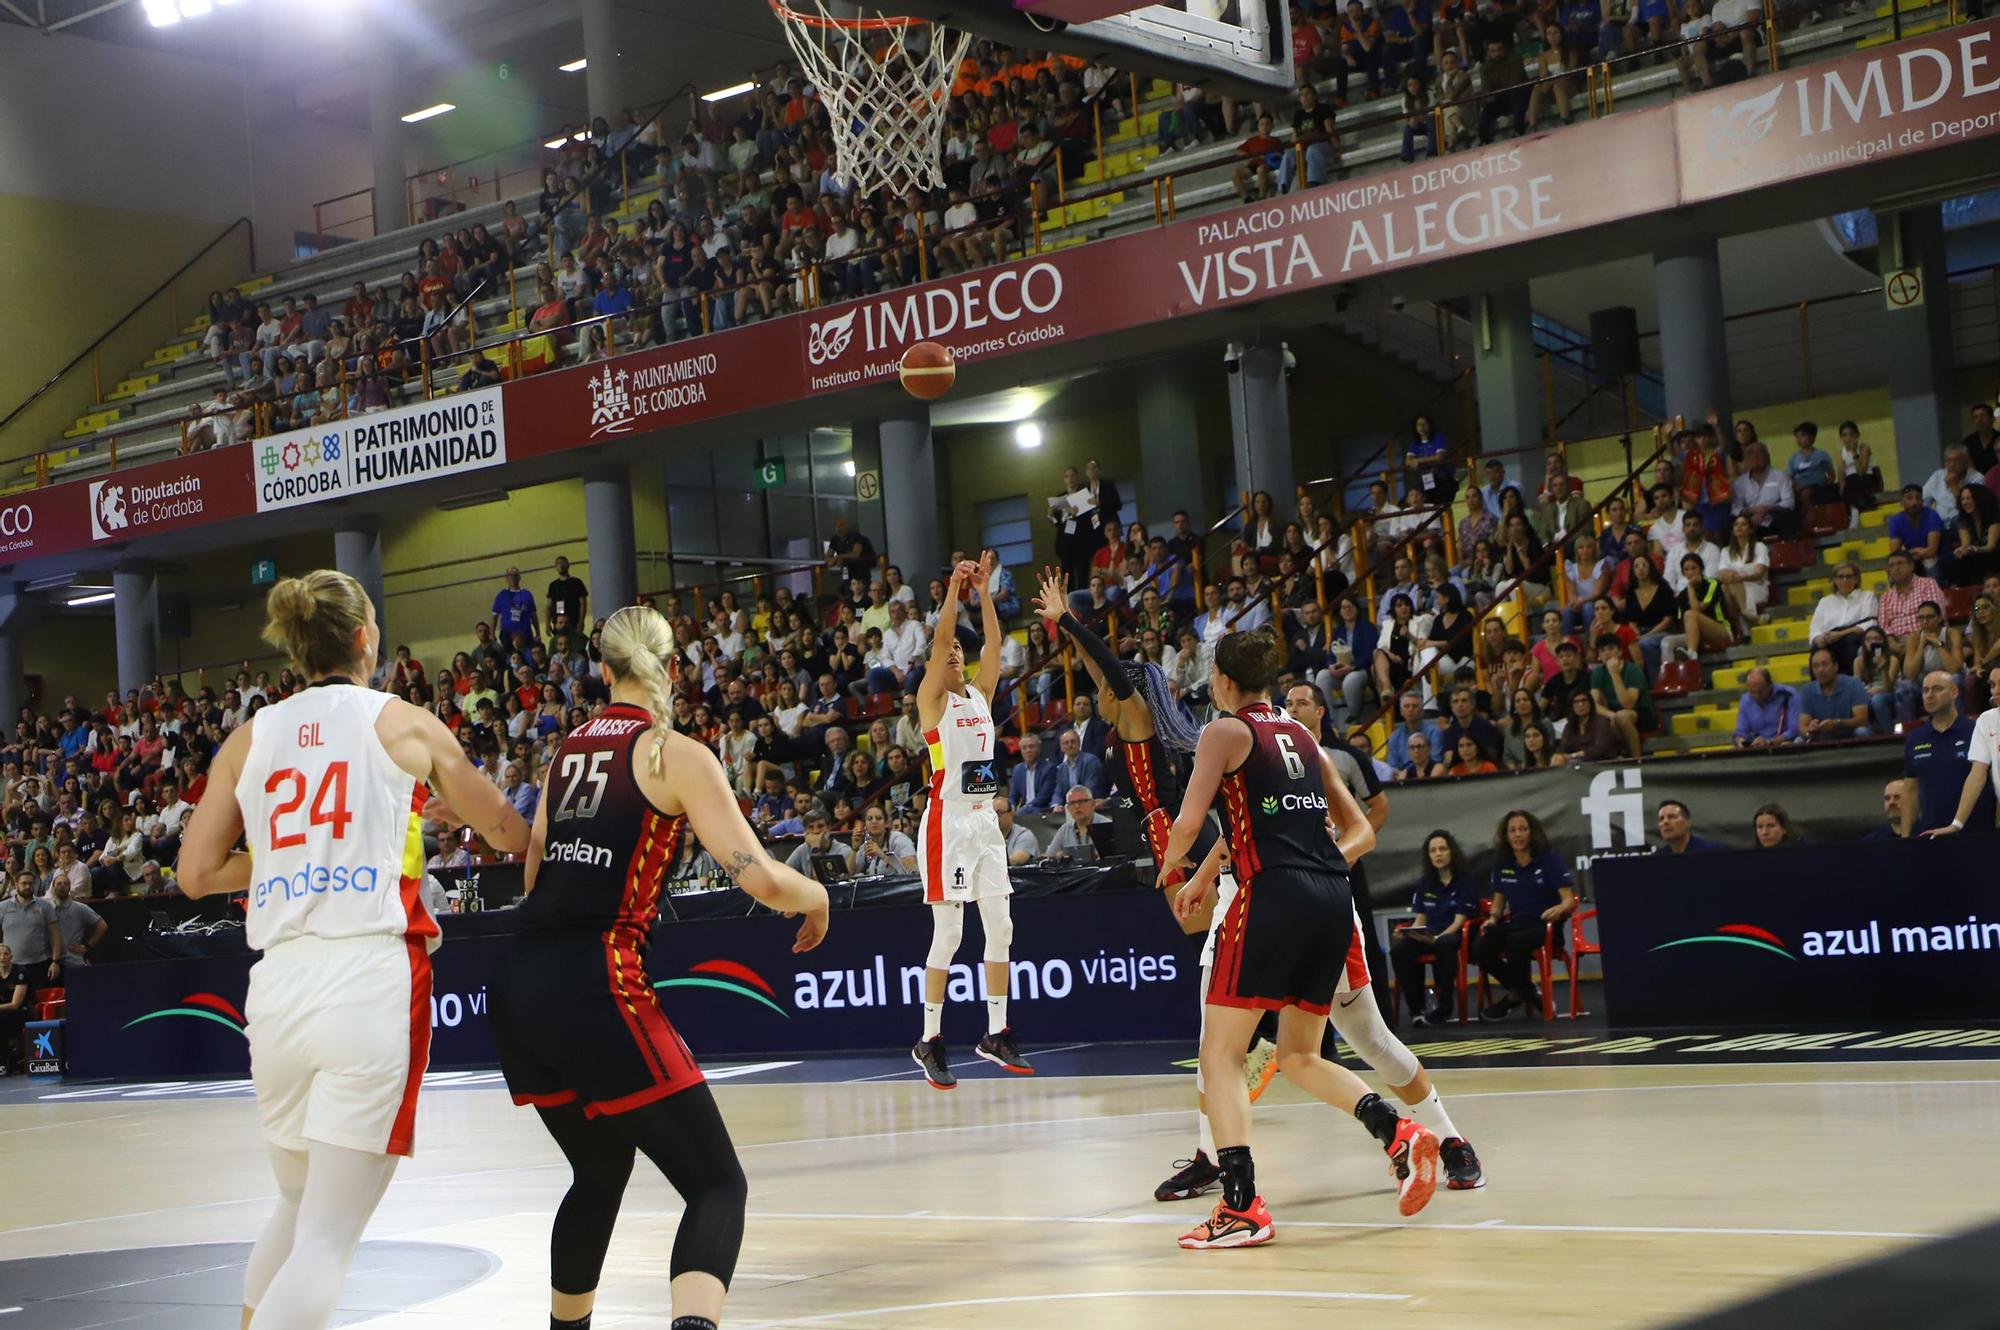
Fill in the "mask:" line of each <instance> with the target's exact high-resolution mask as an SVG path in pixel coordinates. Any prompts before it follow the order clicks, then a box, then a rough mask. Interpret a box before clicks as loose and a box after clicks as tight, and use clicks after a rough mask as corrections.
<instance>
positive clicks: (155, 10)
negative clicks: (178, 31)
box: [146, 0, 181, 28]
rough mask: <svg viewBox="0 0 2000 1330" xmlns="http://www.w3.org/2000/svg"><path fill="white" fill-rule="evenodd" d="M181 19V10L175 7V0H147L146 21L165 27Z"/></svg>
mask: <svg viewBox="0 0 2000 1330" xmlns="http://www.w3.org/2000/svg"><path fill="white" fill-rule="evenodd" d="M180 21H181V11H180V10H178V9H175V8H174V0H146V22H148V23H150V24H152V25H153V26H154V27H156V28H164V27H167V26H168V25H170V24H174V23H178V22H180Z"/></svg>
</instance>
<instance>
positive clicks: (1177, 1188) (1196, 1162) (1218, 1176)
mask: <svg viewBox="0 0 2000 1330" xmlns="http://www.w3.org/2000/svg"><path fill="white" fill-rule="evenodd" d="M1174 1167H1175V1168H1178V1169H1179V1170H1180V1172H1178V1173H1176V1174H1174V1175H1173V1176H1172V1177H1170V1178H1168V1179H1167V1180H1166V1181H1165V1182H1162V1183H1161V1184H1160V1185H1159V1186H1157V1187H1155V1188H1153V1199H1154V1200H1156V1201H1185V1200H1187V1199H1189V1198H1190V1197H1194V1196H1199V1195H1201V1194H1202V1193H1203V1192H1205V1191H1207V1190H1208V1189H1209V1188H1210V1187H1213V1186H1214V1185H1215V1184H1216V1183H1218V1182H1220V1181H1222V1170H1221V1169H1219V1168H1217V1167H1216V1166H1215V1161H1214V1160H1212V1159H1210V1158H1209V1157H1208V1155H1207V1153H1206V1152H1205V1151H1201V1150H1196V1151H1195V1152H1194V1158H1192V1159H1176V1160H1175V1161H1174Z"/></svg>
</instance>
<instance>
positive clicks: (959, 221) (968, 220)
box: [944, 199, 979, 231]
mask: <svg viewBox="0 0 2000 1330" xmlns="http://www.w3.org/2000/svg"><path fill="white" fill-rule="evenodd" d="M978 220H979V209H978V208H976V207H974V206H973V204H972V201H971V200H970V199H968V200H966V201H965V202H964V203H954V204H952V205H951V206H950V207H949V208H946V209H945V210H944V229H945V230H947V231H962V230H964V229H965V228H966V227H968V226H971V225H972V224H973V223H974V222H976V221H978Z"/></svg>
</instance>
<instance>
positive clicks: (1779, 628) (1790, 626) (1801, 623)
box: [1750, 619, 1809, 647]
mask: <svg viewBox="0 0 2000 1330" xmlns="http://www.w3.org/2000/svg"><path fill="white" fill-rule="evenodd" d="M1808 623H1809V620H1805V619H1786V620H1781V621H1779V622H1777V623H1760V624H1758V625H1756V626H1755V627H1753V628H1752V629H1751V630H1750V640H1751V641H1752V642H1753V643H1755V644H1756V645H1758V646H1760V647H1761V646H1776V645H1777V644H1779V643H1780V642H1792V643H1799V642H1804V641H1805V640H1806V628H1807V625H1808Z"/></svg>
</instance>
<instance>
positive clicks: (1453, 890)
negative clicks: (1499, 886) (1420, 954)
mask: <svg viewBox="0 0 2000 1330" xmlns="http://www.w3.org/2000/svg"><path fill="white" fill-rule="evenodd" d="M1410 909H1411V910H1412V911H1413V912H1415V913H1417V914H1420V915H1422V916H1423V917H1424V929H1425V931H1426V932H1428V933H1430V934H1431V935H1432V936H1436V935H1437V934H1439V933H1442V932H1444V931H1445V930H1446V929H1448V928H1450V927H1451V921H1452V920H1453V919H1455V918H1457V917H1458V916H1459V915H1461V914H1462V915H1464V916H1465V917H1466V918H1467V919H1471V918H1473V917H1475V916H1476V915H1478V913H1479V901H1478V899H1477V891H1476V889H1475V888H1474V887H1473V886H1472V885H1471V884H1470V883H1468V882H1466V881H1464V880H1463V879H1460V880H1459V881H1456V882H1453V883H1452V884H1451V885H1450V886H1446V885H1445V884H1444V883H1442V882H1440V881H1438V879H1437V877H1436V876H1435V875H1433V874H1432V873H1430V872H1426V873H1425V874H1424V876H1423V880H1422V881H1420V882H1418V883H1417V889H1416V890H1415V891H1413V892H1411V893H1410Z"/></svg>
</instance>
